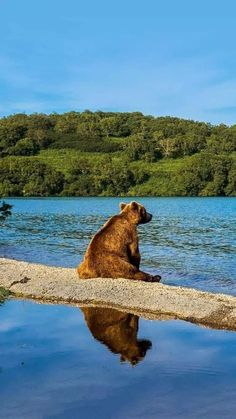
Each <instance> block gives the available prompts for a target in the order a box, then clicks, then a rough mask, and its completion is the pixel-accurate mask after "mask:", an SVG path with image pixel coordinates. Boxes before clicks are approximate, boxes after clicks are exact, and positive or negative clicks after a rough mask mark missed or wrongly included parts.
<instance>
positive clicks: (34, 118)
mask: <svg viewBox="0 0 236 419" xmlns="http://www.w3.org/2000/svg"><path fill="white" fill-rule="evenodd" d="M65 149H67V150H72V151H73V150H74V153H75V155H76V159H74V160H73V161H72V162H71V164H70V167H69V169H68V170H67V172H66V173H65V171H63V170H59V169H58V168H57V167H55V165H51V164H50V162H49V161H46V162H45V161H44V162H43V161H42V160H41V159H40V156H41V154H42V152H44V153H45V151H47V150H48V151H51V153H54V152H55V155H56V151H58V150H65ZM53 150H54V151H53ZM235 151H236V125H232V126H230V127H229V126H226V125H224V124H220V125H211V124H209V123H205V122H196V121H192V120H185V119H180V118H174V117H153V116H150V115H143V114H142V113H140V112H133V113H120V112H102V111H97V112H91V111H88V110H86V111H84V112H67V113H64V114H57V113H53V114H50V115H46V114H37V113H36V114H31V115H26V114H15V115H10V116H8V117H4V118H1V119H0V157H1V161H0V196H49V195H62V196H90V195H106V196H116V195H129V194H132V190H135V188H136V190H140V191H142V188H143V186H142V185H150V186H149V188H148V189H147V188H146V190H148V194H149V195H157V194H158V191H157V190H156V188H155V187H154V186H155V179H156V180H157V182H158V181H159V180H158V176H161V174H160V173H161V172H160V171H159V172H158V168H159V167H161V166H160V165H161V163H163V162H169V163H168V164H169V168H170V170H169V171H167V172H166V173H164V175H163V182H164V183H163V184H164V186H163V188H162V194H163V195H180V196H198V195H201V196H224V195H226V196H233V195H236V185H235V182H236V166H235V162H236V158H235V155H236V154H235ZM96 155H99V156H100V157H101V158H100V159H99V160H96V159H94V158H92V156H96ZM176 160H181V162H182V163H181V164H180V165H179V168H178V169H176V170H172V166H173V167H175V166H174V162H175V161H176ZM155 170H156V172H155ZM140 185H141V186H140ZM151 185H154V186H153V187H152V186H151ZM143 190H144V189H143Z"/></svg>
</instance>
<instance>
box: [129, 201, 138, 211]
mask: <svg viewBox="0 0 236 419" xmlns="http://www.w3.org/2000/svg"><path fill="white" fill-rule="evenodd" d="M130 208H131V209H132V210H134V211H137V210H138V203H137V202H135V201H132V202H131V203H130Z"/></svg>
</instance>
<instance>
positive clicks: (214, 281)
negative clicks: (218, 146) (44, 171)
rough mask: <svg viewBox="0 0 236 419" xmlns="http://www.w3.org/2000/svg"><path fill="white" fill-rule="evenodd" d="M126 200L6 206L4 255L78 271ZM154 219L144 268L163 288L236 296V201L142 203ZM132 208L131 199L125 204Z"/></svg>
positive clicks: (145, 236) (0, 250) (0, 245)
mask: <svg viewBox="0 0 236 419" xmlns="http://www.w3.org/2000/svg"><path fill="white" fill-rule="evenodd" d="M121 200H122V199H121V198H71V199H70V198H69V199H64V198H49V199H47V198H43V199H30V198H28V199H9V200H8V201H9V202H10V203H12V204H13V205H14V207H13V216H12V217H11V218H9V219H8V220H7V221H6V222H5V223H4V224H3V225H1V230H0V256H5V257H11V258H16V259H21V260H27V261H34V262H41V263H45V264H48V265H57V266H70V267H74V266H76V265H77V264H78V263H79V262H80V261H81V259H82V256H83V254H84V251H85V249H86V247H87V245H88V243H89V241H90V239H91V237H92V236H93V234H94V233H95V232H96V231H97V230H98V229H99V228H100V227H101V226H102V225H103V223H104V222H105V221H106V220H107V218H108V217H110V216H111V215H113V214H116V213H117V212H118V206H119V202H120V201H121ZM137 200H138V201H140V202H141V203H143V204H144V205H145V206H146V208H147V209H148V211H150V212H152V213H153V220H152V222H151V223H149V224H146V225H144V226H140V227H139V236H140V250H141V255H142V262H141V267H142V269H144V270H146V271H148V272H153V273H160V274H161V275H162V277H163V282H165V283H168V284H175V285H184V286H191V287H195V288H199V289H203V290H209V291H213V292H224V293H229V294H233V295H236V263H235V262H236V257H235V256H236V198H137ZM124 201H130V199H126V198H125V199H124Z"/></svg>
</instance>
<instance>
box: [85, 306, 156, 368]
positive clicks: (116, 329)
mask: <svg viewBox="0 0 236 419" xmlns="http://www.w3.org/2000/svg"><path fill="white" fill-rule="evenodd" d="M81 310H82V312H83V313H84V318H85V321H86V323H87V326H88V328H89V330H90V332H91V333H92V335H93V336H94V338H95V339H97V340H99V341H100V342H101V343H103V344H105V345H106V346H107V348H108V349H109V350H110V351H111V352H113V353H114V354H120V360H121V362H125V361H128V362H130V364H131V365H136V364H138V362H140V361H141V360H143V359H144V357H145V355H146V352H147V350H148V349H150V348H151V346H152V343H151V342H150V341H149V340H147V339H138V337H137V334H138V324H139V317H138V316H135V315H134V314H128V313H123V312H120V311H118V310H115V309H111V308H99V307H85V308H81Z"/></svg>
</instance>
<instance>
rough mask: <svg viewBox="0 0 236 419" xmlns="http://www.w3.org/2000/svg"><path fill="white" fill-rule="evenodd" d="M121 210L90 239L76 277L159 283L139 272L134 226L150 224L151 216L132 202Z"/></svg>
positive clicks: (156, 279) (155, 277)
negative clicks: (127, 279)
mask: <svg viewBox="0 0 236 419" xmlns="http://www.w3.org/2000/svg"><path fill="white" fill-rule="evenodd" d="M120 210H121V212H120V213H119V214H117V215H114V216H113V217H111V218H110V219H109V220H108V221H107V222H106V223H105V224H104V226H103V227H102V228H101V229H100V230H99V231H98V232H97V233H96V234H95V236H94V237H93V238H92V240H91V242H90V244H89V246H88V248H87V251H86V253H85V256H84V260H83V262H82V263H81V264H80V265H79V266H78V268H77V271H78V274H79V277H80V278H83V279H87V278H99V277H100V278H129V279H135V280H140V281H148V282H159V281H160V279H161V277H160V276H159V275H155V276H152V275H150V274H148V273H145V272H142V271H140V270H139V265H140V254H139V248H138V235H137V225H138V224H144V223H148V222H149V221H151V219H152V214H149V213H148V212H147V211H146V209H145V208H144V206H143V205H140V204H138V203H137V202H134V201H133V202H131V203H129V204H124V203H121V204H120Z"/></svg>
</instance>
